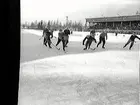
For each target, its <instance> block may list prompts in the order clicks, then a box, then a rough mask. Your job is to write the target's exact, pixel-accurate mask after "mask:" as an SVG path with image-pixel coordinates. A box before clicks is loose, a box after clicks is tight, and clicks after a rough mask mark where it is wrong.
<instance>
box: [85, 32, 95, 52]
mask: <svg viewBox="0 0 140 105" xmlns="http://www.w3.org/2000/svg"><path fill="white" fill-rule="evenodd" d="M85 40H87V41H86V44H84V43H85ZM93 40H94V42H95V43H97V41H96V39H95V32H94V33H91V32H90V35H87V36H86V37H85V38H84V40H83V45H85V48H84V49H83V50H87V49H90V46H91V43H92V41H93Z"/></svg>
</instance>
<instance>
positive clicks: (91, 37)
mask: <svg viewBox="0 0 140 105" xmlns="http://www.w3.org/2000/svg"><path fill="white" fill-rule="evenodd" d="M86 39H87V41H89V42H92V41H93V40H94V41H95V43H96V39H95V38H94V37H93V36H91V35H87V36H86V37H85V38H84V40H83V45H84V43H85V40H86Z"/></svg>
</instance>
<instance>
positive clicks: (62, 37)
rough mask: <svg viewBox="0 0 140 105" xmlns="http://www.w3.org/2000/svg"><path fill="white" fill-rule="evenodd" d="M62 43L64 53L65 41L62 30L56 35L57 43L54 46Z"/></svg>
mask: <svg viewBox="0 0 140 105" xmlns="http://www.w3.org/2000/svg"><path fill="white" fill-rule="evenodd" d="M61 41H62V44H63V51H65V41H64V32H62V29H60V30H59V33H58V41H57V43H56V46H57V45H58V44H59V43H60V42H61Z"/></svg>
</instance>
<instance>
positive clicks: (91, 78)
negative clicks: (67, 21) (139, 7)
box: [18, 30, 140, 105]
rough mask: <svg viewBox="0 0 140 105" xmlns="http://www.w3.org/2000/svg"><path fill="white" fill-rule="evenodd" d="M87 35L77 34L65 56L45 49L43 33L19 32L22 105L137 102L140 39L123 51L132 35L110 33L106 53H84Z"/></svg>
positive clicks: (127, 104) (135, 104) (122, 104)
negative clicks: (130, 47)
mask: <svg viewBox="0 0 140 105" xmlns="http://www.w3.org/2000/svg"><path fill="white" fill-rule="evenodd" d="M57 33H58V32H54V36H56V37H57ZM88 34H89V32H73V34H72V35H71V36H70V42H69V44H68V48H67V53H64V52H63V51H62V50H60V51H58V50H56V49H55V48H54V47H53V49H49V48H47V47H45V46H43V45H42V40H39V38H40V36H41V35H42V31H36V30H22V31H21V65H20V82H19V87H20V88H19V102H18V103H19V105H138V104H139V103H138V101H139V98H138V97H139V88H138V86H139V85H138V80H139V48H140V47H139V46H140V41H138V40H136V43H135V45H134V46H133V48H132V50H131V51H130V50H128V47H126V48H124V49H123V48H122V47H123V45H124V44H125V43H126V41H127V40H128V39H129V37H130V35H125V36H123V34H118V36H117V37H116V36H115V34H112V33H108V40H107V43H106V49H101V46H100V47H99V48H98V49H96V50H95V51H91V50H87V51H84V50H82V49H83V47H84V46H83V45H82V40H83V38H84V37H85V36H86V35H88ZM96 34H97V35H96V39H97V41H98V37H99V33H96ZM56 41H57V38H53V39H52V42H53V43H56ZM95 45H96V44H95V43H94V42H93V43H92V45H91V46H92V47H95ZM61 46H62V45H61V44H60V45H59V46H58V47H60V48H61Z"/></svg>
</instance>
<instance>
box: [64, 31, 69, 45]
mask: <svg viewBox="0 0 140 105" xmlns="http://www.w3.org/2000/svg"><path fill="white" fill-rule="evenodd" d="M64 34H65V35H64V39H65V41H66V43H65V47H67V44H68V43H69V35H70V30H69V29H68V28H66V29H65V30H64Z"/></svg>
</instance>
